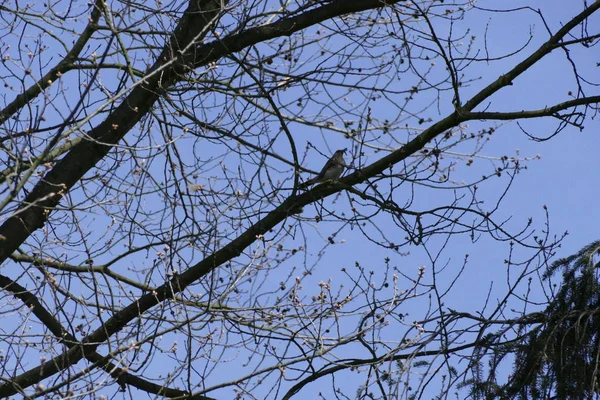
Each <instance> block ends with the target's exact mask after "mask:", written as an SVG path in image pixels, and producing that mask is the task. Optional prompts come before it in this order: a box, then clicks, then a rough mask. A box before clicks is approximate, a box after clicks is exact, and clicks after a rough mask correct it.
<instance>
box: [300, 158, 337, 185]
mask: <svg viewBox="0 0 600 400" xmlns="http://www.w3.org/2000/svg"><path fill="white" fill-rule="evenodd" d="M346 150H347V149H342V150H338V151H336V152H335V153H333V155H332V156H331V158H330V159H329V160H327V162H326V163H325V166H324V167H323V169H322V170H321V172H319V175H317V176H315V177H314V178H312V179H309V180H307V181H306V182H304V183H301V184H300V185H298V188H299V189H304V188H307V187H309V186H310V185H314V184H315V183H320V182H325V181H328V180H331V179H337V178H339V177H340V176H342V173H343V172H344V169H345V168H346V160H344V153H345V152H346Z"/></svg>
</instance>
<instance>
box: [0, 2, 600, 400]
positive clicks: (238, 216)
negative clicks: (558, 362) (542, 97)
mask: <svg viewBox="0 0 600 400" xmlns="http://www.w3.org/2000/svg"><path fill="white" fill-rule="evenodd" d="M572 3H573V4H571V5H570V6H569V10H568V12H566V11H565V15H563V16H561V18H563V19H562V20H561V21H560V24H552V23H549V22H547V21H546V17H545V14H544V9H541V10H535V9H532V8H527V7H523V8H518V9H510V10H509V9H504V10H489V9H485V8H482V7H479V6H478V5H477V3H476V2H475V1H444V0H407V1H395V0H387V1H384V0H298V1H279V2H278V1H265V2H260V1H250V2H245V1H227V0H190V1H189V2H184V1H160V0H157V1H155V2H130V1H124V0H121V1H112V2H108V1H102V0H97V1H95V2H93V3H85V2H76V1H68V0H65V1H61V0H57V1H54V2H39V3H38V2H32V3H28V4H23V3H22V2H17V1H5V2H3V3H2V5H0V18H1V23H0V26H1V30H2V37H3V40H2V42H1V46H2V47H1V50H0V51H1V57H2V64H1V65H0V71H1V72H0V80H1V82H2V84H3V90H2V92H1V93H2V102H3V103H2V105H1V111H0V122H1V124H2V131H1V132H0V145H1V146H2V149H3V152H2V155H1V156H0V160H1V162H2V170H1V171H0V179H1V182H2V186H1V188H2V191H1V194H2V196H1V197H0V210H1V214H0V215H1V217H0V218H1V219H0V224H1V225H0V260H1V261H2V263H3V268H2V270H1V271H0V286H1V287H2V289H3V291H2V293H3V297H2V302H1V303H0V304H1V306H0V310H2V315H3V316H4V318H5V321H4V323H3V324H2V328H1V329H2V342H1V344H0V350H1V351H2V364H1V366H2V367H1V375H2V378H3V379H2V382H0V396H1V397H9V396H12V395H19V396H24V397H26V398H38V397H47V398H74V397H79V398H84V397H86V396H89V397H92V396H101V395H102V396H112V395H114V393H115V392H118V391H119V390H121V391H123V392H124V395H127V396H129V397H131V398H141V397H142V396H144V397H150V398H153V397H157V396H159V397H160V396H164V397H169V398H196V399H201V398H208V397H210V398H234V397H235V398H248V399H250V398H257V399H266V398H273V399H275V398H277V399H289V398H293V397H295V398H316V397H319V395H318V394H316V393H321V395H320V396H321V398H334V397H335V398H386V399H392V398H410V397H412V396H415V397H419V396H425V397H432V395H441V396H445V395H449V394H451V393H454V392H455V391H457V390H461V388H464V387H465V385H468V384H469V382H473V378H472V376H473V374H485V373H486V372H485V371H484V370H483V369H482V368H480V367H481V364H482V363H483V362H484V360H485V357H489V355H490V354H491V352H488V351H482V349H488V350H489V349H492V348H494V347H497V348H499V347H500V346H504V345H505V344H506V342H509V341H510V340H513V339H514V338H515V337H516V336H519V335H521V334H522V332H521V331H519V330H518V329H516V328H515V326H520V327H522V329H527V327H528V326H531V325H534V324H539V323H540V318H541V317H540V316H539V314H536V315H535V316H531V315H529V314H528V310H527V309H526V308H525V307H524V306H522V305H523V304H525V303H527V301H528V298H523V297H521V296H520V295H518V293H517V289H518V288H519V289H520V288H521V287H522V286H523V285H526V284H527V283H526V280H527V278H528V277H530V276H531V275H532V274H533V273H534V272H536V271H539V270H540V268H542V267H543V266H544V265H545V262H546V261H547V260H548V259H549V258H550V257H551V256H552V255H553V254H554V251H555V248H556V246H557V245H558V243H560V239H561V237H560V235H559V236H554V235H553V234H552V233H551V232H549V230H548V229H546V228H547V227H546V226H543V224H542V226H539V225H536V223H535V222H532V221H506V220H505V219H503V218H502V217H498V216H497V214H498V210H501V209H502V205H503V204H502V201H503V199H504V196H505V194H506V193H507V191H508V190H509V189H510V187H511V183H512V182H513V180H514V179H515V178H516V177H517V174H518V173H519V172H520V171H521V170H522V169H523V168H524V167H525V166H526V165H527V163H528V162H529V161H532V159H533V158H535V157H529V156H527V155H521V154H516V153H515V154H506V155H505V154H497V153H495V152H494V151H493V149H491V150H490V147H491V146H492V145H489V143H493V142H494V138H495V137H496V136H497V135H498V132H502V131H505V130H506V129H507V128H506V126H510V127H511V129H514V128H515V127H518V128H520V130H519V131H518V133H517V132H512V133H511V135H516V134H519V135H527V136H529V137H531V138H533V139H534V140H540V141H542V140H548V139H550V138H552V137H553V136H554V135H556V134H558V133H560V132H561V131H563V130H565V129H582V128H583V125H584V122H585V121H586V119H589V118H591V117H597V111H598V103H599V102H600V93H598V87H597V85H596V84H595V83H594V80H593V78H592V74H593V73H596V74H597V67H596V66H595V65H593V64H592V62H591V61H590V60H591V58H592V56H591V55H592V54H596V53H595V52H597V43H598V38H599V37H600V31H598V27H600V24H598V23H597V22H598V16H599V13H598V9H600V0H599V1H594V2H591V1H573V2H572ZM505 15H511V16H513V15H514V16H519V17H524V18H528V19H529V20H530V21H531V24H535V26H536V27H538V30H536V31H533V30H532V31H531V32H530V33H529V34H528V36H524V37H522V40H521V42H520V43H514V44H511V46H510V47H511V49H510V50H508V51H498V50H497V43H496V42H494V40H493V39H492V38H491V35H490V36H489V37H488V33H489V32H490V31H491V28H490V22H486V21H494V19H495V18H502V17H504V16H505ZM594 20H595V21H596V23H593V22H592V21H594ZM475 22H477V23H478V24H479V25H478V26H477V27H475V26H474V25H476V24H475ZM486 26H487V27H486ZM506 29H508V27H506ZM550 55H552V58H551V59H550ZM555 57H559V58H560V59H561V62H564V63H565V64H566V65H568V66H570V73H569V74H568V76H566V75H565V69H561V70H557V74H560V75H559V76H556V79H557V80H566V81H568V82H569V83H570V85H571V86H572V87H573V89H572V91H571V92H569V93H568V94H567V93H562V92H561V93H558V92H557V93H548V94H547V97H546V98H547V99H548V101H549V102H551V103H549V104H541V105H539V104H533V102H531V103H524V104H528V106H527V107H522V106H521V105H520V104H519V105H516V102H515V103H510V104H508V105H507V103H506V101H503V100H502V99H499V96H501V94H502V93H503V92H504V91H507V90H509V87H511V86H513V85H514V86H517V85H520V87H523V88H525V89H524V90H534V88H528V86H527V85H528V80H527V74H529V73H531V71H532V70H534V69H535V68H545V66H547V63H552V62H554V60H555ZM496 65H499V66H500V67H499V68H501V70H502V71H503V72H501V73H498V74H496V75H494V73H493V72H489V71H495V69H494V68H495V66H496ZM482 75H483V77H482ZM513 104H515V107H517V108H515V109H513V108H511V107H512V106H513ZM542 118H545V119H551V120H552V121H554V122H555V128H554V130H553V131H552V132H549V133H548V134H547V135H546V136H543V137H542V136H539V135H536V133H535V130H532V129H531V126H532V125H527V122H525V121H524V120H532V119H533V120H534V121H535V120H538V119H542ZM515 120H516V121H519V120H523V121H524V122H523V123H520V124H518V125H517V123H515V122H512V123H509V122H510V121H515ZM486 146H488V147H486ZM342 148H348V155H347V156H346V164H347V170H346V173H345V175H344V177H342V178H341V179H340V180H337V181H329V182H324V183H321V184H319V185H315V186H314V187H312V188H310V189H309V190H300V189H298V185H299V184H300V183H301V182H302V181H303V180H304V181H305V180H307V179H308V177H310V176H311V173H315V172H317V171H319V170H320V168H321V166H322V165H323V164H324V163H325V161H326V160H327V158H328V157H329V156H330V155H331V154H332V153H333V151H335V150H337V149H342ZM482 192H483V193H484V194H481V193H482ZM482 200H485V203H483V202H482ZM488 239H489V240H490V241H491V243H493V242H494V241H498V242H505V243H510V249H511V252H510V254H509V255H508V257H507V260H506V262H507V265H506V266H500V267H503V268H507V276H508V279H507V281H506V282H507V287H506V288H505V291H504V294H503V296H501V297H500V298H499V299H498V301H497V302H494V303H495V304H496V305H495V306H491V305H489V304H488V300H489V299H485V298H483V299H479V300H477V301H480V303H477V304H474V305H473V307H475V308H474V309H472V310H454V309H453V308H452V307H451V300H452V299H453V296H457V289H456V282H457V281H458V280H459V279H461V277H462V276H463V272H464V268H465V265H467V262H468V260H467V258H466V257H465V259H464V260H463V261H461V262H458V263H457V261H456V259H453V260H452V261H451V262H449V261H448V257H447V253H448V252H450V251H451V249H452V248H453V247H455V246H457V245H458V246H460V243H473V242H477V241H481V242H483V241H485V240H488ZM348 246H351V247H350V248H348ZM409 252H418V254H420V255H421V257H422V258H421V259H422V260H423V262H421V263H419V264H413V263H411V262H408V261H407V260H409V258H408V257H406V255H407V253H409ZM510 267H514V268H510ZM517 267H518V268H517ZM509 270H510V271H511V272H510V273H509V272H508V271H509ZM515 271H518V272H515ZM442 280H443V282H444V283H443V284H442V283H441V281H442ZM515 304H517V305H515ZM519 304H520V305H521V307H522V308H521V310H522V311H520V312H519V311H515V310H518V309H519ZM509 305H510V306H509ZM478 382H481V379H479V380H478ZM315 388H318V389H317V390H315ZM463 390H467V389H463ZM307 393H312V394H310V395H308V394H307ZM206 396H208V397H206Z"/></svg>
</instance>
